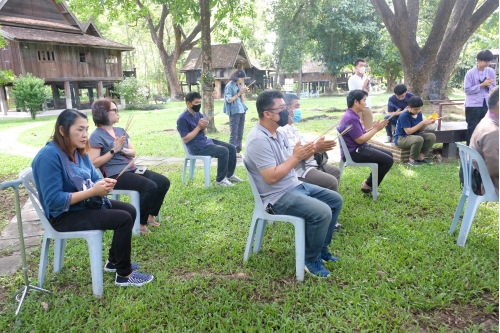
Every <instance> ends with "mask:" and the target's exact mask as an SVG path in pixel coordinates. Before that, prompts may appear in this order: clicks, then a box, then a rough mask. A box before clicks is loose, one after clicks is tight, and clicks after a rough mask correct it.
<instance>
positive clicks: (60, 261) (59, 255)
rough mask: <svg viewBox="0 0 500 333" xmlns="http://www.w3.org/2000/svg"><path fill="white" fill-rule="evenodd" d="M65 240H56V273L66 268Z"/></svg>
mask: <svg viewBox="0 0 500 333" xmlns="http://www.w3.org/2000/svg"><path fill="white" fill-rule="evenodd" d="M65 250H66V240H65V239H54V273H57V272H59V271H60V270H61V269H62V268H63V266H64V251H65Z"/></svg>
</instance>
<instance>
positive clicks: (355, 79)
mask: <svg viewBox="0 0 500 333" xmlns="http://www.w3.org/2000/svg"><path fill="white" fill-rule="evenodd" d="M366 67H367V66H366V61H365V60H364V59H361V58H358V59H356V61H355V62H354V70H355V71H356V73H355V74H354V75H353V76H351V77H350V78H349V81H347V84H348V85H349V91H353V90H356V89H361V90H364V91H366V92H367V93H368V97H366V107H365V110H364V111H363V112H362V113H360V114H359V116H360V118H361V122H362V123H363V126H364V127H365V129H367V130H368V129H370V128H372V127H373V114H372V110H371V104H370V94H371V92H372V87H371V85H370V80H369V79H368V77H367V76H366V75H365V72H366Z"/></svg>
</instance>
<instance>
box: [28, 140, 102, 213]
mask: <svg viewBox="0 0 500 333" xmlns="http://www.w3.org/2000/svg"><path fill="white" fill-rule="evenodd" d="M59 152H60V149H59V147H57V146H56V145H55V144H54V143H53V142H52V141H51V142H48V143H47V145H46V146H45V147H43V148H42V149H40V151H39V152H38V154H37V155H36V156H35V158H34V159H33V162H32V163H31V167H32V168H33V178H34V180H35V186H36V188H37V190H38V196H39V198H40V203H41V204H42V207H43V211H44V213H45V217H47V219H50V218H51V217H57V216H59V215H61V214H62V213H64V212H67V211H76V210H82V209H84V208H85V206H84V203H83V201H81V202H78V203H76V204H73V205H70V203H71V197H72V195H73V192H79V191H81V190H82V189H78V188H76V186H75V185H74V183H73V181H72V180H71V179H70V176H69V175H68V172H67V171H66V167H65V165H64V161H63V159H62V157H61V154H60V153H59ZM75 161H76V163H70V164H71V167H72V171H73V172H74V173H75V174H76V175H78V176H80V177H82V178H83V179H90V180H91V181H92V182H93V183H97V182H98V181H100V180H101V177H100V176H99V174H98V173H97V171H96V169H95V167H94V165H93V164H92V161H91V160H90V158H89V156H88V154H85V155H84V156H83V157H82V156H80V154H79V153H75Z"/></svg>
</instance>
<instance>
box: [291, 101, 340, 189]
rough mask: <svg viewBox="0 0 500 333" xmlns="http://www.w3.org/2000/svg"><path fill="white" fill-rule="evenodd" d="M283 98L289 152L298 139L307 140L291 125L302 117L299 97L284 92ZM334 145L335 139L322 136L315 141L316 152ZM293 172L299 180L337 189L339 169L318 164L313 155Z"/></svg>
mask: <svg viewBox="0 0 500 333" xmlns="http://www.w3.org/2000/svg"><path fill="white" fill-rule="evenodd" d="M284 100H285V103H286V106H287V108H288V112H289V117H288V124H287V125H285V126H283V127H282V129H283V130H284V131H285V133H286V136H287V138H288V150H289V151H290V154H291V153H293V148H294V147H295V145H296V144H297V142H299V141H300V142H301V143H303V144H306V143H307V140H306V139H305V138H304V137H303V136H302V134H300V132H299V130H298V129H297V127H295V126H294V125H293V123H294V122H298V121H299V120H300V118H301V117H302V115H301V111H300V109H299V108H300V101H299V98H298V97H297V95H295V94H286V95H285V98H284ZM336 145H337V143H336V142H335V140H325V138H324V137H322V138H320V139H319V140H318V141H316V149H317V151H316V152H318V153H323V152H327V151H329V150H332V149H333V147H335V146H336ZM302 166H303V167H302ZM295 172H296V173H297V176H298V178H299V180H301V181H303V182H306V183H309V184H314V185H318V186H320V187H323V188H327V189H329V190H332V191H335V192H338V191H339V178H340V169H339V168H337V167H336V166H333V165H331V164H327V163H325V164H323V165H321V166H319V165H318V162H317V161H316V159H315V158H314V155H313V156H311V157H310V158H308V159H307V160H306V161H304V163H300V164H299V165H297V167H296V168H295Z"/></svg>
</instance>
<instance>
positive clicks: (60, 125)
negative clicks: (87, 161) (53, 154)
mask: <svg viewBox="0 0 500 333" xmlns="http://www.w3.org/2000/svg"><path fill="white" fill-rule="evenodd" d="M77 118H84V119H87V115H86V114H85V113H83V112H80V111H78V110H75V109H66V110H64V111H63V112H61V113H60V114H59V116H58V117H57V120H56V126H55V127H54V135H52V142H54V143H55V144H56V145H57V146H58V147H59V148H61V150H62V151H63V152H64V153H65V154H66V155H68V157H69V159H70V161H72V162H74V161H75V159H74V156H73V151H72V150H71V137H70V134H69V129H70V127H71V126H73V124H74V123H75V121H76V119H77ZM60 129H62V132H63V133H61V131H60ZM77 150H78V152H79V153H80V156H84V155H85V154H86V153H87V152H88V151H89V150H90V145H89V141H88V140H87V143H86V144H85V148H77Z"/></svg>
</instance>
